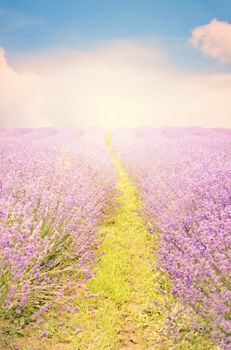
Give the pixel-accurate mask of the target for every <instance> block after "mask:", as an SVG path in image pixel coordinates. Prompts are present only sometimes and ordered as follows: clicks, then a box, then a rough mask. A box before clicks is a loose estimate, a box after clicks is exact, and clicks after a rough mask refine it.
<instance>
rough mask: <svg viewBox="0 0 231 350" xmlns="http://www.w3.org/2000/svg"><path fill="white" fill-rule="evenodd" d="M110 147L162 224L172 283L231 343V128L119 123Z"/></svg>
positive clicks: (161, 255)
mask: <svg viewBox="0 0 231 350" xmlns="http://www.w3.org/2000/svg"><path fill="white" fill-rule="evenodd" d="M113 136H114V142H113V147H114V150H115V151H116V152H117V153H118V155H119V157H120V158H121V160H122V163H123V164H124V166H125V167H126V168H127V171H128V172H129V174H130V175H131V176H132V178H133V180H134V182H135V183H136V184H137V185H138V187H139V188H140V190H141V194H142V199H143V201H144V208H145V210H146V213H147V214H148V217H149V218H150V219H152V221H153V231H154V232H156V230H155V229H156V227H157V226H158V227H159V228H160V230H161V236H160V243H159V249H158V263H159V266H160V268H162V269H164V271H167V273H168V274H169V276H170V277H171V279H172V281H173V287H172V291H173V293H175V294H176V295H177V296H178V297H179V298H180V299H181V301H182V302H183V303H186V304H187V305H190V306H191V307H192V308H193V309H194V311H195V312H196V313H198V314H199V315H200V316H201V317H202V318H203V319H204V320H205V322H206V323H208V324H209V325H210V327H211V330H212V335H213V337H214V340H215V342H216V343H217V344H220V345H221V346H223V347H224V349H230V348H231V339H230V338H231V235H230V234H231V131H230V130H222V129H217V130H216V129H213V130H212V129H211V130H206V129H202V128H189V129H179V128H161V129H150V128H149V129H145V128H143V129H141V128H140V129H135V130H125V129H120V130H119V129H118V130H116V131H115V132H114V135H113Z"/></svg>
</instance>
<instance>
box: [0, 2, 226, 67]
mask: <svg viewBox="0 0 231 350" xmlns="http://www.w3.org/2000/svg"><path fill="white" fill-rule="evenodd" d="M213 18H217V19H218V20H222V21H227V22H231V1H230V0H220V1H219V0H194V1H183V0H161V1H160V0H159V1H155V0H116V1H112V0H81V1H80V0H48V1H47V0H40V1H31V0H20V1H19V0H0V46H2V47H4V48H5V49H6V50H7V51H8V54H9V55H10V54H11V53H14V52H15V51H16V52H20V51H21V52H28V51H36V50H41V49H45V48H48V47H49V48H50V47H55V46H65V47H83V46H91V45H93V44H95V43H99V42H102V41H110V40H115V39H124V38H125V39H127V38H129V39H133V40H143V39H144V38H146V39H147V38H148V39H152V40H154V41H155V40H156V41H157V43H158V45H159V46H160V47H162V48H163V49H165V50H166V51H168V52H169V53H170V54H171V56H172V60H173V61H175V62H176V63H178V64H182V65H185V66H187V65H188V66H190V67H191V69H215V68H217V69H219V70H227V69H229V68H230V67H227V66H226V67H223V66H222V67H221V66H219V65H218V64H217V63H216V62H214V60H211V59H208V58H205V57H202V56H201V55H200V53H199V52H197V51H195V50H191V49H189V48H188V46H187V44H186V43H187V39H188V38H189V37H190V34H191V31H192V30H193V28H195V27H198V26H200V25H203V24H206V23H208V22H209V21H210V20H211V19H213Z"/></svg>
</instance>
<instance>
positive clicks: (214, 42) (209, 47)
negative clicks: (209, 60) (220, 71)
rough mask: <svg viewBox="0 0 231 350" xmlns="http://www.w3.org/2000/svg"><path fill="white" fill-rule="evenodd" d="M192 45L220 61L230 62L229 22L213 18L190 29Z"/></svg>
mask: <svg viewBox="0 0 231 350" xmlns="http://www.w3.org/2000/svg"><path fill="white" fill-rule="evenodd" d="M190 43H191V45H192V46H194V47H196V48H199V49H200V50H201V52H202V53H203V54H204V55H206V56H210V57H213V58H216V59H217V60H219V61H220V62H221V63H228V62H231V24H230V23H227V22H222V21H218V20H216V19H213V20H212V21H211V22H210V23H208V24H206V25H203V26H201V27H197V28H195V29H194V30H193V31H192V36H191V39H190Z"/></svg>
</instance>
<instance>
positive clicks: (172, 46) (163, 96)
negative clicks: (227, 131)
mask: <svg viewBox="0 0 231 350" xmlns="http://www.w3.org/2000/svg"><path fill="white" fill-rule="evenodd" d="M230 96H231V1H230V0H217V1H215V0H200V1H199V0H194V1H182V0H162V1H159V0H158V1H157V0H116V1H114V0H65V1H64V0H59V1H57V0H46V1H45V0H40V1H31V0H20V1H19V0H0V127H7V128H8V127H9V128H13V127H42V126H55V127H63V126H81V127H85V126H103V127H107V128H111V127H115V126H129V127H135V126H156V127H159V126H164V125H170V126H192V125H200V126H204V127H227V128H230V127H231V102H230Z"/></svg>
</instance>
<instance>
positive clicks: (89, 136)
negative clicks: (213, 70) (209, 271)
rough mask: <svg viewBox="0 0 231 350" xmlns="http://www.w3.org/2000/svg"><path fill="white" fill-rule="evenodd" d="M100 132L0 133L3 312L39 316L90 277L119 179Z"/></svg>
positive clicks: (0, 304) (0, 287) (0, 310)
mask: <svg viewBox="0 0 231 350" xmlns="http://www.w3.org/2000/svg"><path fill="white" fill-rule="evenodd" d="M105 138H106V135H105V132H104V131H102V130H100V129H88V130H85V131H83V130H80V129H62V130H58V129H52V128H47V129H35V130H31V129H19V130H3V129H2V130H0V314H1V317H5V318H7V317H15V316H16V315H22V314H25V315H27V318H28V319H36V318H38V317H39V316H40V315H41V314H42V313H43V312H44V311H45V310H46V309H47V308H48V307H49V305H50V304H51V303H52V302H53V300H54V298H56V299H57V298H59V296H62V295H64V294H65V293H66V291H68V294H69V295H70V294H71V291H72V290H73V288H74V286H75V285H76V283H77V281H78V280H79V279H80V278H89V277H90V276H91V274H92V263H93V261H94V247H95V245H96V244H97V240H96V231H97V225H98V223H99V221H100V220H102V218H103V215H104V210H105V207H106V206H107V205H108V202H109V200H110V198H111V197H112V195H113V188H114V186H115V183H116V175H115V173H114V168H113V166H112V163H111V160H110V157H109V155H108V153H107V151H106V149H105Z"/></svg>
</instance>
